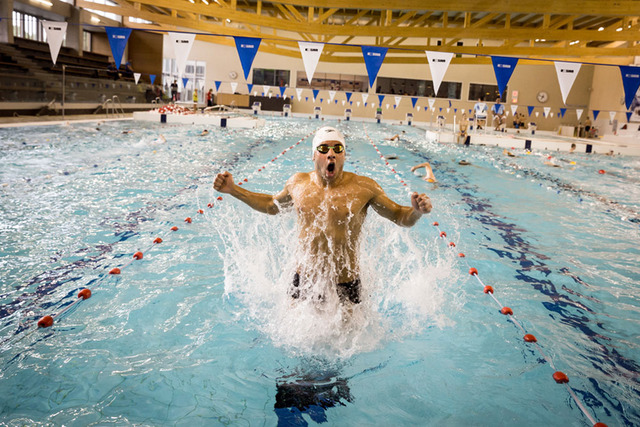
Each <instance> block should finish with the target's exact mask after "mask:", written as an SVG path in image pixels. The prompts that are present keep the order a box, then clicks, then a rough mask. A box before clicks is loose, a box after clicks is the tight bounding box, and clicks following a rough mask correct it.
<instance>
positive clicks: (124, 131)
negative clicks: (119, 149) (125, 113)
mask: <svg viewBox="0 0 640 427" xmlns="http://www.w3.org/2000/svg"><path fill="white" fill-rule="evenodd" d="M130 133H133V131H132V130H123V131H122V134H123V135H127V134H130Z"/></svg>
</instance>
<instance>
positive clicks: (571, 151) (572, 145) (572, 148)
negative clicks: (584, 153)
mask: <svg viewBox="0 0 640 427" xmlns="http://www.w3.org/2000/svg"><path fill="white" fill-rule="evenodd" d="M574 151H576V144H575V143H574V144H571V148H569V152H570V153H573V152H574Z"/></svg>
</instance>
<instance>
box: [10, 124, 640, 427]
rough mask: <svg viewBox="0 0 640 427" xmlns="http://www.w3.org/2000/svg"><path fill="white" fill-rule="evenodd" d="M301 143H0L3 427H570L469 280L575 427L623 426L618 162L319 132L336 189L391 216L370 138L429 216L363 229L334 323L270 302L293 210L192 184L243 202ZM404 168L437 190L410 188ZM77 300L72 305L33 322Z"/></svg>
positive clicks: (623, 228)
mask: <svg viewBox="0 0 640 427" xmlns="http://www.w3.org/2000/svg"><path fill="white" fill-rule="evenodd" d="M320 124H321V122H319V121H317V120H306V119H304V120H302V119H300V120H297V119H294V120H288V121H284V120H279V119H271V120H269V121H268V122H267V124H266V126H265V127H264V128H261V129H255V130H228V129H210V131H211V133H210V134H209V135H207V136H204V137H201V136H200V132H201V131H202V129H201V128H198V127H192V126H162V125H159V124H145V123H134V122H130V121H129V122H126V121H125V122H108V123H100V124H96V123H92V124H72V125H68V126H39V127H23V128H17V129H0V198H1V200H2V203H1V208H0V209H1V212H0V214H1V218H2V220H1V222H0V265H1V266H2V274H1V275H0V343H1V344H0V395H1V396H2V399H1V400H0V420H2V423H3V424H9V425H15V424H28V425H51V424H54V425H88V424H99V425H103V424H111V423H113V424H144V425H173V424H177V425H187V424H192V425H193V424H195V425H221V424H225V425H226V424H230V425H275V424H278V423H280V424H281V425H304V424H305V423H308V424H314V423H323V422H327V424H329V425H438V426H442V425H444V426H462V425H505V424H512V423H518V424H519V425H590V424H591V422H590V421H589V420H588V419H587V417H585V416H584V415H583V414H582V412H581V411H580V409H579V408H578V407H577V406H576V403H575V402H574V400H573V399H572V398H571V397H570V395H569V393H568V391H567V389H566V388H565V387H564V386H561V385H558V384H556V383H555V382H554V381H553V379H552V374H553V372H554V370H553V369H552V368H551V367H550V366H549V363H548V362H546V361H545V360H544V359H543V358H542V356H541V355H540V353H538V352H537V351H536V350H535V348H534V347H532V346H531V344H526V343H524V342H523V340H522V332H521V331H520V330H518V329H517V328H516V327H514V325H513V324H512V323H511V322H509V320H508V318H507V317H505V316H503V315H502V314H500V313H499V312H498V309H497V306H496V305H495V303H494V302H493V301H492V300H491V299H490V298H489V297H488V296H487V295H485V294H484V293H483V292H482V287H481V286H480V285H479V284H478V281H477V280H476V279H475V278H474V277H472V276H470V275H469V274H468V270H469V267H475V268H477V269H478V271H479V272H480V277H481V278H482V280H483V281H484V283H485V284H489V285H491V286H493V287H494V288H495V296H496V297H497V298H498V299H499V300H500V302H502V303H503V304H504V305H507V306H509V307H511V308H512V309H513V311H514V313H515V314H516V316H517V319H518V320H519V321H520V322H521V323H522V324H523V326H524V327H525V328H526V329H527V331H528V332H529V333H532V334H534V335H535V336H536V337H537V338H538V341H539V344H540V346H541V348H542V349H543V350H544V352H545V354H546V355H547V356H548V357H549V358H550V359H551V360H552V361H553V364H554V366H555V367H556V368H557V369H558V370H560V371H563V372H565V373H566V374H567V375H568V376H569V378H570V383H569V384H570V385H571V386H572V388H573V390H575V393H576V395H577V396H578V397H579V399H580V400H581V401H582V402H583V403H584V405H585V407H586V409H587V411H588V412H589V413H590V414H591V415H592V416H593V417H594V419H595V420H597V421H601V422H605V423H607V424H608V425H610V426H613V425H629V426H631V425H640V407H639V406H640V405H638V401H640V399H639V398H640V381H639V372H640V368H639V363H640V349H639V344H638V343H640V340H639V333H638V331H640V301H639V294H638V290H637V287H636V286H637V283H639V282H640V267H639V265H640V263H639V262H638V261H639V260H640V249H638V247H639V246H640V223H639V222H638V219H639V215H638V212H639V211H640V185H638V184H639V183H640V161H639V160H638V159H636V158H630V157H606V156H602V155H592V156H588V155H585V154H575V155H570V154H566V153H555V152H554V153H532V154H525V153H523V152H520V151H517V152H514V153H515V154H516V155H517V156H518V157H507V156H505V155H503V154H502V150H501V149H498V148H496V147H477V146H472V147H463V146H454V145H436V144H430V143H427V142H425V140H424V138H423V135H424V132H423V131H422V130H419V129H416V128H406V131H407V133H406V139H405V140H404V141H400V142H389V141H385V140H384V138H386V137H389V136H391V135H394V134H396V133H398V131H399V128H398V127H393V126H390V125H384V124H383V125H376V124H372V123H367V124H364V125H363V124H362V123H357V122H349V123H346V122H342V123H337V122H329V124H332V125H336V126H338V127H339V128H340V129H341V130H343V131H344V132H345V134H346V135H347V138H348V139H347V141H348V157H347V165H346V170H349V171H354V172H356V173H359V174H363V175H367V176H370V177H372V178H374V179H376V180H377V181H378V182H379V183H380V185H381V186H382V187H383V188H384V190H385V191H386V192H387V194H388V195H389V196H390V197H391V198H392V199H394V200H395V201H397V202H399V203H402V204H408V197H409V196H408V193H407V191H406V189H405V187H403V186H402V184H401V183H400V182H399V180H398V179H399V178H397V177H396V176H395V175H394V174H393V172H391V170H390V167H389V166H387V165H385V163H384V161H382V160H381V159H380V157H379V155H378V154H377V152H376V151H375V149H374V148H373V146H372V144H371V143H370V142H369V140H368V139H367V138H366V137H365V132H366V133H367V134H368V135H369V136H370V137H371V139H372V140H373V141H374V142H375V143H376V144H377V146H378V148H379V149H380V151H381V152H382V153H383V154H385V155H394V156H395V157H397V159H394V160H390V161H389V162H390V166H391V167H393V168H394V169H395V170H396V171H397V172H398V173H399V175H400V179H403V180H405V182H407V184H408V187H409V188H410V189H411V190H416V191H420V192H426V193H428V194H429V196H430V197H431V198H432V201H433V205H434V208H433V211H432V213H431V214H430V215H428V216H425V217H423V218H422V219H421V221H420V222H419V223H418V225H416V226H415V227H413V228H411V229H402V228H399V227H397V226H395V225H393V224H391V223H389V222H388V221H385V220H383V219H381V218H379V217H377V216H376V214H375V213H374V212H371V213H370V215H369V217H368V219H367V222H366V224H365V232H364V234H365V236H366V237H365V238H364V239H363V241H362V242H361V252H362V259H361V261H362V281H363V286H364V294H365V298H364V301H363V303H362V304H360V305H359V306H357V307H356V308H355V310H354V313H353V317H352V318H351V319H350V320H349V321H347V322H345V321H343V318H342V317H341V315H340V310H339V309H336V308H335V307H333V308H332V307H315V306H313V305H312V304H310V303H298V304H292V302H291V300H290V298H289V297H288V296H287V293H286V290H287V287H288V286H289V283H290V281H291V277H292V274H293V271H294V269H295V261H296V260H295V253H296V232H295V218H294V216H293V214H292V213H285V214H283V215H278V216H275V217H274V216H267V215H261V214H259V213H257V212H254V211H252V210H251V209H250V208H248V207H247V206H245V205H243V204H241V203H240V202H238V201H236V200H234V199H232V198H228V197H225V198H223V200H222V201H218V200H216V197H217V196H219V194H217V193H215V192H214V191H213V190H212V188H211V183H212V181H213V177H214V176H215V174H216V173H218V172H220V171H223V170H229V171H230V172H232V173H233V174H234V178H235V180H236V181H240V180H242V179H244V178H246V179H247V182H246V183H244V184H243V185H245V186H246V187H247V188H248V189H250V190H254V191H262V192H269V193H275V192H277V191H279V190H281V189H282V187H283V185H284V182H285V181H286V180H287V179H288V178H289V177H290V176H291V175H292V174H293V173H294V172H296V171H300V170H311V167H312V164H311V161H310V157H311V149H310V139H305V140H304V141H303V142H302V143H301V144H300V145H295V144H296V143H297V142H298V141H299V140H301V139H302V138H303V137H304V136H305V135H307V134H309V133H310V132H312V131H313V130H314V129H316V128H317V127H318V126H319V125H320ZM322 124H325V123H322ZM125 130H131V131H132V132H131V133H123V131H125ZM161 134H162V135H164V136H165V137H166V143H163V142H161V141H160V140H158V137H159V136H160V135H161ZM292 146H293V147H294V148H291V149H289V148H290V147H292ZM283 152H284V154H283ZM548 155H552V156H554V157H556V158H557V162H558V164H559V165H561V166H562V167H560V168H553V167H550V166H546V165H544V163H543V160H545V159H546V158H547V156H548ZM276 156H277V158H276V159H275V160H274V161H272V160H273V159H274V158H275V157H276ZM461 159H466V160H468V161H469V162H471V165H469V166H460V165H458V161H459V160H461ZM424 161H429V162H430V163H431V165H432V166H433V169H434V172H435V174H436V176H437V178H438V181H439V182H438V183H437V184H430V183H426V182H425V181H423V180H422V179H421V176H420V174H418V173H417V172H416V173H415V174H414V173H411V172H410V168H411V166H413V165H415V164H418V163H422V162H424ZM571 162H575V164H571ZM264 165H266V167H265V168H264V169H263V170H261V171H258V169H262V167H263V166H264ZM599 170H604V171H606V173H605V174H599V173H598V171H599ZM211 202H214V203H215V206H214V207H213V208H208V207H207V204H208V203H211ZM199 209H202V210H203V212H204V213H203V214H199V213H198V212H197V211H198V210H199ZM186 217H191V218H193V222H192V223H191V224H187V223H185V222H184V219H185V218H186ZM434 221H438V222H439V224H440V226H439V227H440V229H441V230H444V231H446V233H447V239H446V240H442V239H438V238H437V237H438V230H437V229H436V228H435V227H434V226H432V225H431V224H432V222H434ZM172 226H177V227H179V230H178V231H175V232H171V231H170V228H171V227H172ZM158 236H162V238H163V240H164V241H163V242H162V243H161V244H158V245H153V244H152V241H153V239H154V238H156V237H158ZM449 241H453V242H455V244H456V247H455V250H454V251H452V250H451V249H450V248H449V247H448V246H447V243H448V242H449ZM136 251H144V258H143V259H142V260H139V261H135V262H133V263H131V259H132V258H131V257H132V254H133V253H134V252H136ZM458 252H464V253H465V255H466V257H465V258H459V257H457V253H458ZM113 267H121V268H122V274H121V275H117V276H114V275H109V274H107V273H108V272H109V270H111V269H112V268H113ZM83 287H89V288H91V289H92V290H93V296H92V297H91V298H90V299H89V300H86V301H84V302H82V303H80V304H76V305H74V306H73V307H72V308H71V309H69V310H68V311H67V312H65V313H64V314H63V315H62V316H60V317H58V318H56V323H55V324H54V326H53V327H52V328H48V329H37V328H36V327H35V324H34V322H36V321H37V320H38V319H39V318H40V317H42V316H43V315H54V314H56V313H59V312H60V311H61V310H64V309H65V308H66V307H68V306H69V304H71V303H72V302H73V301H74V300H75V299H76V297H75V295H76V294H77V292H78V290H80V289H82V288H83Z"/></svg>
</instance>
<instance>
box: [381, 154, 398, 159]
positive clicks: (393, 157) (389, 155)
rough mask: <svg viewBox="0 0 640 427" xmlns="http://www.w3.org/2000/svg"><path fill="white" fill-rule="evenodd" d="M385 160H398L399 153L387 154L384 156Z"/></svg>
mask: <svg viewBox="0 0 640 427" xmlns="http://www.w3.org/2000/svg"><path fill="white" fill-rule="evenodd" d="M384 158H385V160H396V159H397V158H398V156H397V155H395V154H388V155H386V156H384Z"/></svg>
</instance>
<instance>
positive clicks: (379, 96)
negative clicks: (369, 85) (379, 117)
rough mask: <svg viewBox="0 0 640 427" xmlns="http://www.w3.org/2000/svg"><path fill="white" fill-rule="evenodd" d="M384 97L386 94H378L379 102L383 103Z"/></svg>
mask: <svg viewBox="0 0 640 427" xmlns="http://www.w3.org/2000/svg"><path fill="white" fill-rule="evenodd" d="M383 99H384V95H378V102H379V103H380V105H382V100H383Z"/></svg>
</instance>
